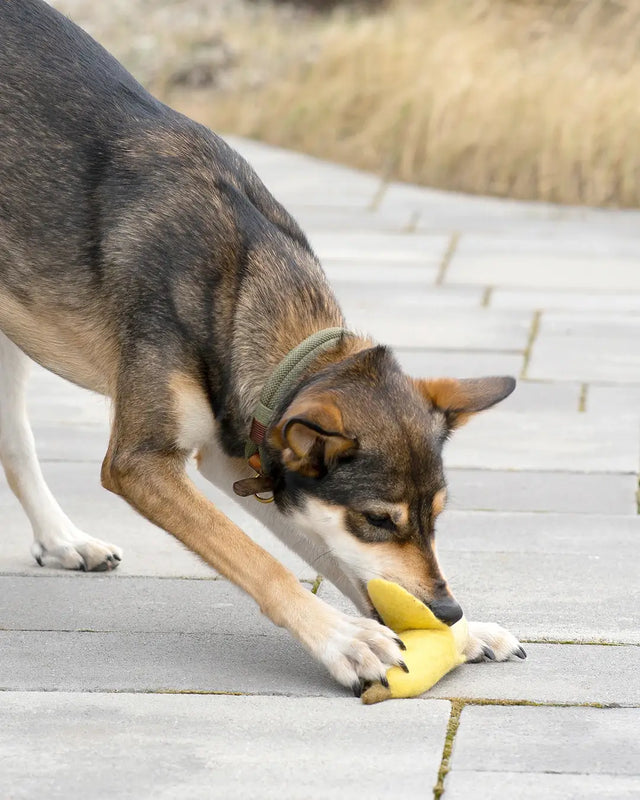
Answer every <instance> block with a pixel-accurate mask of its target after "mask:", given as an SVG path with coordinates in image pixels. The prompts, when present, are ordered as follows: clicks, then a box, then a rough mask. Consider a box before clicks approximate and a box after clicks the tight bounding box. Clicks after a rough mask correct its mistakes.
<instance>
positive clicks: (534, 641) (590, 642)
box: [520, 638, 640, 647]
mask: <svg viewBox="0 0 640 800" xmlns="http://www.w3.org/2000/svg"><path fill="white" fill-rule="evenodd" d="M520 641H521V642H524V644H559V645H588V646H590V647H591V646H594V647H595V646H597V647H640V642H611V641H603V640H600V641H598V640H597V639H591V640H589V639H585V640H584V641H583V640H580V639H545V638H542V639H520Z"/></svg>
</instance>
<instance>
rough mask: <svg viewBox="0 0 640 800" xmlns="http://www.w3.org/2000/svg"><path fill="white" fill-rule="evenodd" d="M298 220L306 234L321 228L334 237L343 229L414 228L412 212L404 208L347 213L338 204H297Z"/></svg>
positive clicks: (368, 209) (363, 231)
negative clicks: (382, 211)
mask: <svg viewBox="0 0 640 800" xmlns="http://www.w3.org/2000/svg"><path fill="white" fill-rule="evenodd" d="M295 219H296V222H297V223H298V225H300V227H301V228H302V230H303V231H304V232H305V234H307V235H310V234H312V233H313V231H318V232H320V233H327V232H329V233H332V234H333V235H334V236H335V235H336V234H339V233H342V232H348V233H353V232H354V231H355V232H358V233H367V232H368V231H373V232H375V233H378V232H380V231H387V232H389V233H394V232H395V233H406V232H407V231H408V230H409V229H410V228H411V225H412V222H413V215H412V214H411V212H410V211H405V210H403V209H399V210H395V209H390V210H389V211H387V212H385V213H384V214H383V213H380V212H379V211H376V210H373V209H371V208H366V209H349V212H348V213H347V214H345V210H344V209H343V208H336V207H335V206H298V207H297V208H296V210H295Z"/></svg>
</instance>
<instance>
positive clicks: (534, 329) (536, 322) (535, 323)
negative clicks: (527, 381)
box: [520, 309, 542, 379]
mask: <svg viewBox="0 0 640 800" xmlns="http://www.w3.org/2000/svg"><path fill="white" fill-rule="evenodd" d="M541 316H542V311H540V310H539V309H538V310H536V311H534V312H533V317H532V319H531V328H530V329H529V338H528V340H527V344H526V347H525V349H524V360H523V362H522V369H521V370H520V378H521V379H523V378H526V377H527V370H528V369H529V362H530V361H531V354H532V351H533V345H534V344H535V341H536V339H537V337H538V331H539V330H540V317H541Z"/></svg>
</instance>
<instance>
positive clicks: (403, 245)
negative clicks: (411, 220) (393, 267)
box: [309, 232, 450, 265]
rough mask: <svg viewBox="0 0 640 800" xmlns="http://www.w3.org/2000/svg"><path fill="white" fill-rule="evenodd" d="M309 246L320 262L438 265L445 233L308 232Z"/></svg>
mask: <svg viewBox="0 0 640 800" xmlns="http://www.w3.org/2000/svg"><path fill="white" fill-rule="evenodd" d="M309 241H310V244H311V246H312V247H313V249H314V250H315V252H316V255H317V256H318V258H319V259H320V261H321V262H322V263H323V264H324V263H325V261H330V260H331V259H334V258H337V259H343V260H345V261H346V260H351V261H355V262H360V263H368V264H371V265H374V264H375V263H376V262H378V261H383V262H390V263H395V264H416V265H420V264H436V265H439V264H441V262H442V259H443V258H444V256H445V253H446V252H447V248H448V247H449V243H450V237H449V236H424V235H420V234H406V233H405V234H401V233H372V232H367V233H358V232H356V233H341V234H340V235H339V236H336V234H335V233H334V232H330V233H322V232H312V233H311V234H310V237H309Z"/></svg>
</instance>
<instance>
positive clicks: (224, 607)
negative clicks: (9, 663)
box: [0, 572, 308, 636]
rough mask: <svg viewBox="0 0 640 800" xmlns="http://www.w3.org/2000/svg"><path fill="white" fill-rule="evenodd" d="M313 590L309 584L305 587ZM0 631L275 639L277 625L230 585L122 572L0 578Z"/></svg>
mask: <svg viewBox="0 0 640 800" xmlns="http://www.w3.org/2000/svg"><path fill="white" fill-rule="evenodd" d="M307 588H308V587H307ZM0 597H2V605H0V630H12V631H30V630H32V631H93V632H102V633H109V632H112V633H113V632H115V633H118V632H120V633H136V632H138V633H185V634H186V633H204V634H216V635H217V634H220V635H227V636H231V635H233V634H235V633H236V632H241V633H242V634H243V635H245V636H270V635H271V634H272V633H274V632H276V631H277V628H275V626H274V625H273V624H272V623H271V622H270V621H269V620H268V619H267V618H266V617H265V616H264V615H263V614H261V613H260V609H259V608H258V606H257V605H256V603H255V602H254V601H253V600H252V599H251V598H250V597H249V596H248V595H246V594H244V593H243V592H242V591H241V590H240V589H238V588H237V587H235V586H234V585H233V584H231V583H229V582H228V581H226V580H208V581H207V580H180V579H175V578H165V579H162V580H158V579H153V578H127V577H124V576H123V575H121V574H119V573H118V572H113V573H110V574H107V575H105V574H104V573H102V574H100V573H97V574H94V575H90V574H87V573H70V572H62V573H58V574H54V575H52V574H51V572H50V573H49V575H48V576H44V577H42V578H33V577H24V576H20V577H13V576H6V575H5V576H0Z"/></svg>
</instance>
